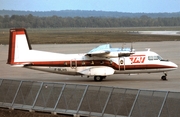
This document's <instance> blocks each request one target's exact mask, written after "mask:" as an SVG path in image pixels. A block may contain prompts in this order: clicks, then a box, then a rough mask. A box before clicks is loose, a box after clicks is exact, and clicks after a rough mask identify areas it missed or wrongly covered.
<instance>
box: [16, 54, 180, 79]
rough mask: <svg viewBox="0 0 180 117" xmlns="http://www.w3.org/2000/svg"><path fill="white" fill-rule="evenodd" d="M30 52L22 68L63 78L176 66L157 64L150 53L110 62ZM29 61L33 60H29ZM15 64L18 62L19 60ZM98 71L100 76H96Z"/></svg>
mask: <svg viewBox="0 0 180 117" xmlns="http://www.w3.org/2000/svg"><path fill="white" fill-rule="evenodd" d="M30 51H32V54H33V55H32V58H30V57H28V58H26V59H24V58H23V60H26V61H23V62H24V63H25V64H27V63H28V64H27V65H25V66H24V67H26V68H31V69H36V70H41V71H46V72H53V73H59V74H67V75H87V76H95V75H99V76H107V75H112V74H134V73H156V72H166V71H170V70H174V69H177V65H176V64H174V63H172V62H170V61H167V60H160V59H162V58H160V56H159V55H158V54H156V53H154V52H151V51H143V52H135V53H134V54H132V55H131V56H129V57H114V58H108V57H104V58H102V57H97V56H92V57H90V56H87V55H86V54H58V53H51V52H42V51H36V50H30ZM30 53H31V52H30ZM30 53H28V55H27V56H29V55H30ZM35 53H36V54H35ZM34 56H36V57H34ZM33 58H35V59H34V60H33ZM28 59H29V60H28ZM19 61H21V62H22V60H19ZM16 62H18V61H16ZM98 70H99V71H98ZM102 70H104V72H100V71H102ZM113 70H114V71H113ZM95 72H96V73H95Z"/></svg>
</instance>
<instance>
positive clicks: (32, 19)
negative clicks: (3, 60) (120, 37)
mask: <svg viewBox="0 0 180 117" xmlns="http://www.w3.org/2000/svg"><path fill="white" fill-rule="evenodd" d="M146 26H150V27H151V26H180V17H171V18H160V17H159V18H151V17H148V16H146V15H143V16H141V17H139V18H130V17H123V18H115V17H113V18H112V17H58V16H51V17H39V16H33V15H32V14H29V15H12V16H9V15H4V16H0V28H15V27H16V28H17V27H23V28H61V27H146Z"/></svg>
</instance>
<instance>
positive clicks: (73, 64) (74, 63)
mask: <svg viewBox="0 0 180 117" xmlns="http://www.w3.org/2000/svg"><path fill="white" fill-rule="evenodd" d="M70 67H71V69H74V70H76V68H77V60H76V59H71V61H70Z"/></svg>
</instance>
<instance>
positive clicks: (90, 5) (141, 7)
mask: <svg viewBox="0 0 180 117" xmlns="http://www.w3.org/2000/svg"><path fill="white" fill-rule="evenodd" d="M3 9H4V10H25V11H51V10H55V11H59V10H96V11H118V12H133V13H136V12H145V13H157V12H179V11H180V0H0V10H3Z"/></svg>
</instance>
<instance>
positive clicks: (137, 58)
mask: <svg viewBox="0 0 180 117" xmlns="http://www.w3.org/2000/svg"><path fill="white" fill-rule="evenodd" d="M145 58H146V56H145V55H135V56H130V57H129V59H130V60H131V63H144V60H145Z"/></svg>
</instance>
